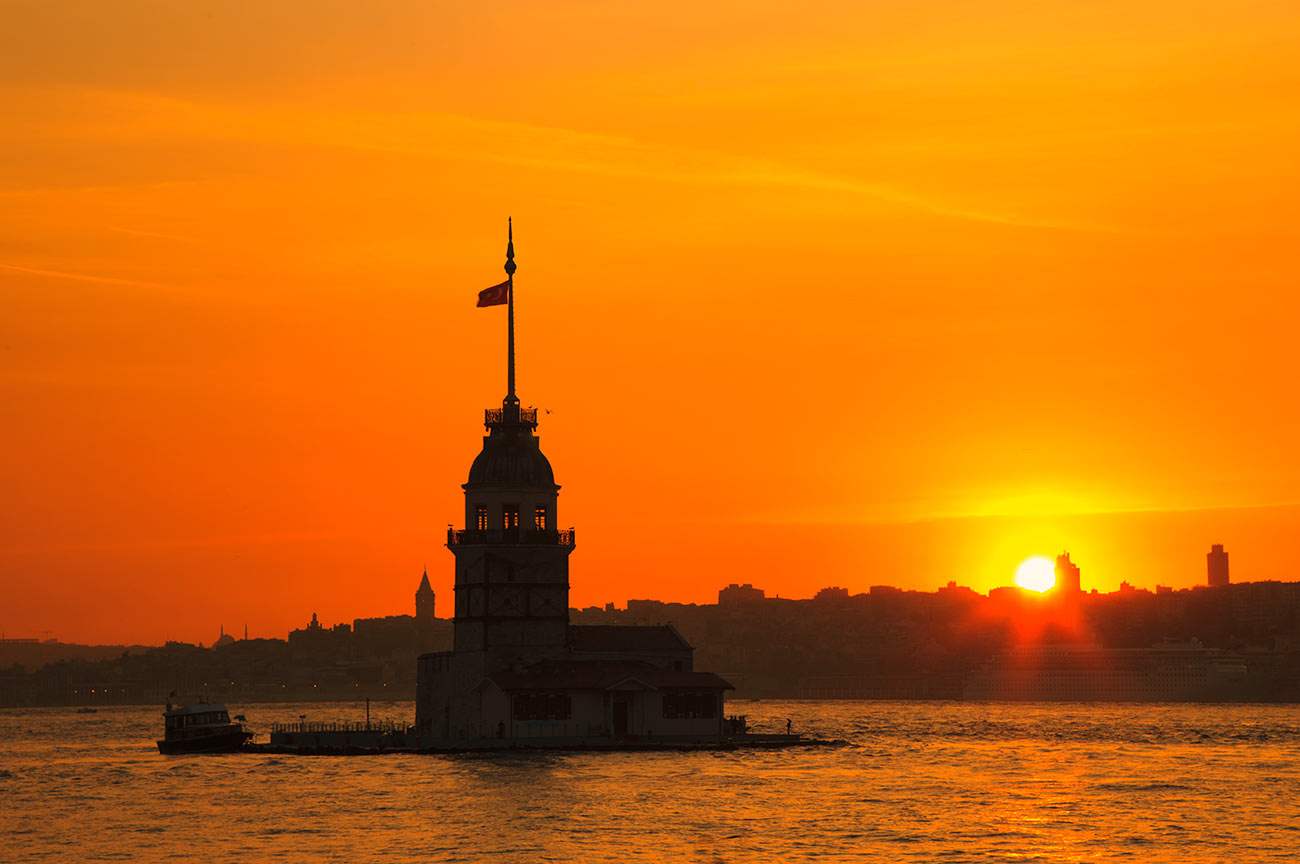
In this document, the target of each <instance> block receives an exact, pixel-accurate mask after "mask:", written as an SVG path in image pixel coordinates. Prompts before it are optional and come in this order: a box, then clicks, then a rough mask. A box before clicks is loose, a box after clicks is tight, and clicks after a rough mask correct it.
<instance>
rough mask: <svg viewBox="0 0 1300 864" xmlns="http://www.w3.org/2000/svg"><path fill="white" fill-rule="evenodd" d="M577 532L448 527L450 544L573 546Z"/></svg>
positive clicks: (570, 530)
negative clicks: (466, 529) (459, 529)
mask: <svg viewBox="0 0 1300 864" xmlns="http://www.w3.org/2000/svg"><path fill="white" fill-rule="evenodd" d="M575 534H576V532H575V531H574V529H572V528H570V529H569V530H567V531H537V530H535V529H524V528H488V529H482V530H468V531H457V530H456V529H455V528H448V529H447V545H448V546H484V545H520V546H573V545H574V542H575V540H576V537H575Z"/></svg>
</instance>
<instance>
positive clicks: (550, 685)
mask: <svg viewBox="0 0 1300 864" xmlns="http://www.w3.org/2000/svg"><path fill="white" fill-rule="evenodd" d="M514 272H515V264H514V243H513V237H511V240H510V242H509V243H508V245H507V247H506V273H507V274H508V275H509V276H510V277H511V278H510V280H509V282H508V283H507V284H508V287H507V291H508V295H507V302H508V306H509V308H508V310H507V315H508V318H507V332H508V337H507V360H506V363H507V376H506V382H507V384H506V396H505V398H504V399H503V400H502V402H501V407H500V408H489V409H487V410H486V411H485V412H484V419H483V425H484V426H485V427H486V429H487V433H488V434H487V435H485V436H484V437H483V447H482V450H481V451H480V452H479V454H478V456H477V457H475V459H474V462H473V464H472V465H471V466H470V469H469V478H468V481H467V482H466V483H465V484H464V485H463V486H462V487H461V488H462V489H464V491H465V520H464V527H463V528H449V529H448V531H447V547H448V548H449V549H450V550H451V552H452V554H453V555H454V556H455V559H456V578H455V619H454V643H453V644H454V647H453V650H452V651H444V652H437V653H431V654H424V655H422V656H421V657H420V660H419V667H418V672H417V687H416V728H417V732H418V734H420V735H421V736H430V737H431V738H433V739H434V740H438V741H463V740H475V739H478V740H482V739H512V740H513V739H534V740H538V739H551V740H560V739H564V740H584V741H590V740H593V739H602V740H607V739H611V738H619V737H624V736H630V735H646V734H650V733H653V734H655V735H656V736H657V737H668V738H671V737H673V736H690V737H694V738H699V737H701V736H703V737H709V736H713V737H717V736H721V735H722V732H723V713H722V712H723V693H724V691H725V690H726V689H730V687H731V685H730V684H728V683H727V682H726V681H723V680H722V679H721V678H719V677H718V676H717V675H713V674H710V673H705V672H695V671H694V670H693V659H692V657H693V652H694V649H693V648H692V647H691V646H690V645H689V644H688V643H687V642H686V641H685V640H684V639H682V637H681V635H680V634H678V633H677V631H676V630H675V629H673V628H672V627H671V626H636V627H630V626H629V627H622V626H585V627H584V626H572V625H570V624H569V555H571V554H572V553H573V550H574V542H575V537H574V531H573V529H572V528H569V529H565V530H560V529H559V527H558V526H559V524H560V523H559V512H558V509H557V506H558V499H559V491H560V487H559V486H558V485H557V484H556V482H555V476H554V473H553V472H552V470H551V463H550V462H549V461H548V460H547V458H546V456H545V455H543V453H542V450H541V446H540V439H539V438H538V437H537V434H536V430H537V411H536V409H533V408H524V407H521V406H520V402H519V399H518V397H517V396H516V395H515V363H514V354H515V352H514V334H515V328H514V284H513V283H514V279H513V276H514ZM501 287H502V286H496V288H501ZM496 288H494V289H490V290H492V291H493V292H496ZM497 297H499V294H498V293H494V294H493V295H492V299H490V300H488V301H487V302H484V298H483V297H482V296H480V305H499V304H500V303H501V301H500V300H499V299H496V298H497Z"/></svg>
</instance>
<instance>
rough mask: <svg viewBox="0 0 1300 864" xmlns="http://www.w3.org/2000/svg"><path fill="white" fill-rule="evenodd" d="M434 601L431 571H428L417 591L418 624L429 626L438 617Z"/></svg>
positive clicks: (416, 613) (425, 572) (416, 616)
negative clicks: (430, 582) (430, 578)
mask: <svg viewBox="0 0 1300 864" xmlns="http://www.w3.org/2000/svg"><path fill="white" fill-rule="evenodd" d="M434 599H435V596H434V593H433V586H432V585H430V584H429V571H428V570H427V569H426V570H425V571H424V575H423V576H422V577H421V578H420V587H419V588H417V589H415V621H416V623H417V624H428V623H430V622H431V621H433V620H434V618H435V617H437V616H435V615H434V612H433V608H434V607H433V603H434Z"/></svg>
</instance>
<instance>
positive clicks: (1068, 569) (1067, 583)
mask: <svg viewBox="0 0 1300 864" xmlns="http://www.w3.org/2000/svg"><path fill="white" fill-rule="evenodd" d="M1055 587H1056V590H1058V591H1061V592H1063V593H1066V594H1078V593H1079V592H1080V591H1082V590H1083V588H1082V587H1081V586H1080V583H1079V565H1078V564H1075V563H1074V562H1073V561H1071V560H1070V553H1069V552H1062V553H1061V554H1060V555H1057V556H1056V586H1055Z"/></svg>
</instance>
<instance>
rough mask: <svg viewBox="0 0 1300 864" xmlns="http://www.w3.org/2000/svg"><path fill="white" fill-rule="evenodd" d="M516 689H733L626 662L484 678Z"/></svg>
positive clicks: (706, 677) (558, 665) (700, 676)
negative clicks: (633, 685) (623, 686)
mask: <svg viewBox="0 0 1300 864" xmlns="http://www.w3.org/2000/svg"><path fill="white" fill-rule="evenodd" d="M485 680H487V681H491V682H492V683H493V684H495V685H496V686H498V687H500V688H501V689H502V690H505V691H507V692H510V691H513V690H609V689H613V688H616V687H618V685H620V684H624V683H637V684H640V685H642V686H644V687H645V688H647V689H650V690H672V689H676V688H691V689H695V690H734V689H736V688H734V687H733V686H731V684H729V683H727V681H726V680H724V679H723V678H721V677H719V676H718V675H715V674H713V673H712V672H673V671H671V670H669V669H660V668H659V667H658V666H655V665H653V664H651V663H641V662H638V661H625V660H570V661H562V662H561V661H554V660H544V661H542V662H541V663H536V664H534V665H532V666H529V667H528V668H526V669H523V670H522V671H519V672H512V671H503V672H495V673H493V674H491V675H489V676H487V678H486V679H485Z"/></svg>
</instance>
